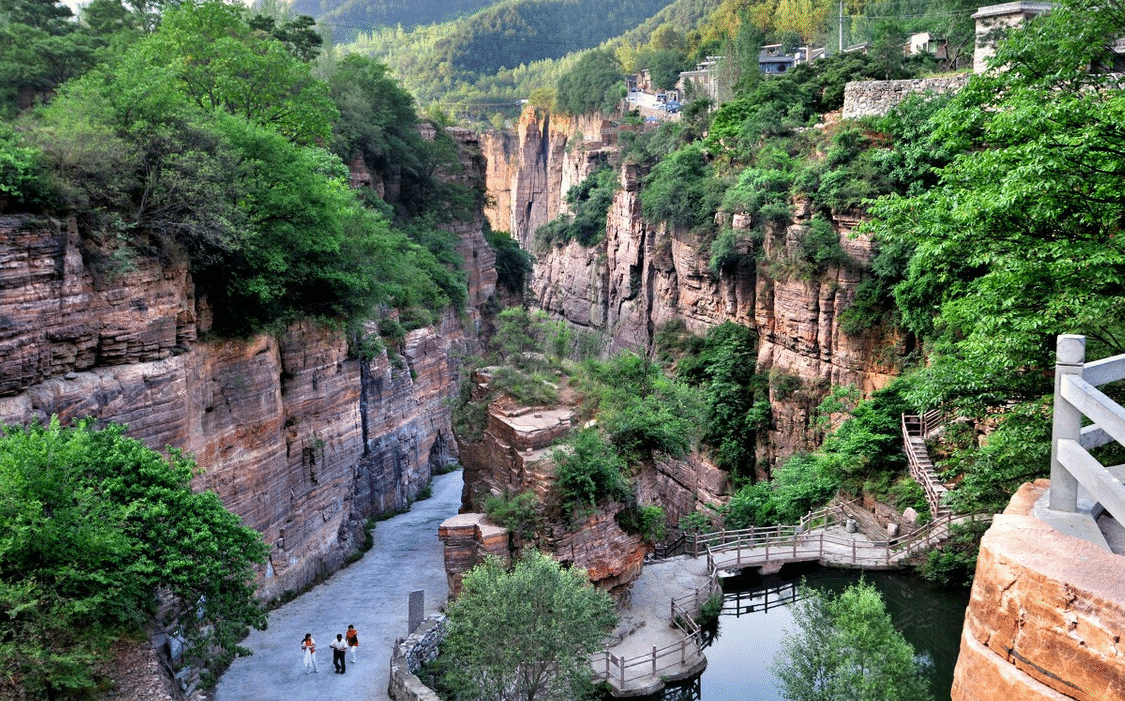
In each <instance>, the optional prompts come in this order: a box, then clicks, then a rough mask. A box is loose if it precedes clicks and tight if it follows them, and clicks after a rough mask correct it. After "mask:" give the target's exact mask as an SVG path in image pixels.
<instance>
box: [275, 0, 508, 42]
mask: <svg viewBox="0 0 1125 701" xmlns="http://www.w3.org/2000/svg"><path fill="white" fill-rule="evenodd" d="M491 3H492V0H451V1H450V2H430V1H428V0H423V1H422V2H416V1H414V2H412V1H411V0H295V1H294V2H293V3H292V4H291V5H290V6H289V9H290V10H291V11H292V12H294V13H296V14H302V15H309V16H311V17H314V18H316V23H317V26H319V27H321V28H323V29H327V30H328V31H329V32H330V33H331V35H332V39H333V41H337V42H347V41H352V40H353V39H355V38H356V36H358V35H359V34H360V33H362V32H371V31H376V30H378V29H380V28H383V27H402V28H404V29H413V28H414V27H417V26H419V25H425V24H433V23H435V22H445V21H448V20H452V19H454V18H457V17H460V16H462V15H467V14H471V13H473V12H475V11H477V10H479V9H482V8H485V7H488V6H489V5H490V4H491Z"/></svg>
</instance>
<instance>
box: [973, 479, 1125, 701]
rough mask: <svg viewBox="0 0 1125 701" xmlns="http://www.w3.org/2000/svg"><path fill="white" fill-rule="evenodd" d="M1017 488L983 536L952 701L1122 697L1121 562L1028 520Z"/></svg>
mask: <svg viewBox="0 0 1125 701" xmlns="http://www.w3.org/2000/svg"><path fill="white" fill-rule="evenodd" d="M1048 485H1049V483H1048V481H1047V480H1039V481H1037V482H1036V483H1034V484H1025V485H1024V486H1023V487H1022V488H1021V489H1020V490H1019V491H1018V492H1017V493H1016V494H1015V496H1013V497H1012V500H1011V502H1010V503H1009V505H1008V508H1007V509H1005V510H1004V513H1003V514H1000V515H997V516H996V517H995V519H994V520H993V523H992V526H991V528H989V530H988V531H987V532H986V533H985V535H984V538H982V540H981V547H980V556H979V559H978V562H977V570H976V576H975V578H974V580H973V590H972V596H971V599H970V601H969V607H968V609H967V610H966V612H965V626H964V630H963V632H962V635H961V652H960V655H959V656H958V658H957V667H956V670H955V672H954V678H953V690H952V698H953V701H992V699H998V698H1008V699H1021V701H1032V700H1035V701H1039V700H1042V701H1062V700H1063V699H1074V700H1076V701H1125V645H1123V644H1122V635H1123V631H1125V580H1123V579H1122V576H1121V573H1122V572H1125V556H1122V555H1116V554H1113V553H1110V552H1107V551H1105V550H1102V549H1100V548H1098V547H1096V546H1094V545H1092V544H1090V543H1089V542H1087V541H1084V540H1080V539H1078V538H1075V537H1072V536H1068V535H1064V534H1062V533H1060V532H1059V531H1057V530H1055V529H1053V528H1051V527H1050V526H1048V525H1047V524H1045V523H1043V522H1042V521H1040V520H1039V519H1037V518H1036V517H1035V514H1034V506H1035V503H1036V501H1037V500H1038V499H1040V498H1041V497H1042V496H1043V494H1044V493H1045V492H1046V490H1047V489H1048Z"/></svg>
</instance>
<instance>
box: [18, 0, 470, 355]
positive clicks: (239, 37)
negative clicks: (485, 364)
mask: <svg viewBox="0 0 1125 701" xmlns="http://www.w3.org/2000/svg"><path fill="white" fill-rule="evenodd" d="M129 36H133V38H134V40H133V41H132V42H131V43H129V44H128V46H127V48H123V49H122V51H121V53H120V55H119V56H118V57H116V58H114V59H113V60H110V61H106V62H103V63H99V64H97V65H96V66H94V67H93V68H92V69H90V70H89V71H88V72H86V73H85V75H83V76H82V77H80V78H76V79H74V80H71V81H69V82H67V83H65V84H62V85H60V86H59V87H58V92H57V96H56V97H55V98H54V99H53V100H52V101H51V102H50V103H49V104H48V105H46V106H44V107H42V108H40V109H39V110H38V111H37V112H36V114H35V115H34V116H33V118H32V119H30V120H27V121H26V122H25V123H23V124H22V125H21V129H20V131H19V132H16V133H14V132H11V131H8V130H7V129H5V130H3V131H0V193H4V194H5V196H6V197H7V199H8V202H9V206H11V203H14V204H17V205H23V206H27V207H39V208H42V209H44V210H47V211H49V212H51V213H55V214H74V215H76V216H77V217H78V218H79V220H80V223H81V228H82V230H83V232H84V233H85V240H84V242H83V243H84V246H85V247H86V248H87V249H88V251H87V252H88V254H89V255H90V256H92V257H94V258H96V259H100V260H105V261H109V262H110V263H112V262H113V261H118V263H116V265H118V266H121V265H123V264H122V263H121V262H120V261H126V262H127V261H128V260H129V259H130V258H131V257H133V256H138V255H145V254H147V253H148V252H150V251H152V250H155V251H156V252H159V253H160V254H161V255H164V256H166V257H170V258H177V257H186V259H187V260H188V262H189V264H190V266H191V269H192V272H193V273H194V275H195V282H196V284H197V287H198V288H199V290H200V292H201V293H202V294H203V295H205V296H206V297H207V298H208V299H209V300H210V303H211V306H212V308H213V309H214V312H215V324H216V328H217V330H219V331H221V332H223V333H227V334H243V333H247V332H249V331H254V330H258V329H261V328H263V327H266V326H269V325H271V324H276V323H279V322H280V323H284V322H288V321H291V320H293V319H296V318H300V317H307V316H312V317H317V318H321V319H325V320H328V321H331V322H339V321H346V320H349V319H357V318H362V317H365V316H370V315H372V314H373V313H375V312H376V311H377V310H379V309H380V308H382V307H398V308H400V309H402V310H404V316H406V317H410V318H419V319H422V320H423V321H422V323H426V322H427V321H429V320H430V319H431V318H432V315H433V314H435V313H437V312H439V311H440V310H442V309H443V308H445V307H447V306H450V305H452V306H454V307H460V306H461V305H462V304H463V303H464V301H465V299H466V291H465V278H464V276H463V275H462V274H461V273H459V272H457V271H456V268H457V267H458V265H459V263H460V259H459V257H458V256H457V254H456V252H455V247H456V239H455V237H453V235H452V234H450V233H448V232H447V231H444V230H443V229H442V228H441V226H440V224H441V223H442V222H444V221H447V220H448V219H449V218H451V217H456V216H463V215H464V213H465V212H466V211H467V209H468V208H469V207H473V206H476V205H478V204H479V197H477V196H475V195H474V194H472V193H469V192H467V191H465V190H464V188H461V187H459V186H453V185H449V184H446V183H442V182H441V181H440V178H439V177H437V176H439V175H440V174H441V172H442V171H444V172H447V173H448V172H451V171H453V170H455V169H456V168H457V167H459V165H458V161H457V159H456V152H455V148H454V147H453V145H452V143H451V142H450V140H449V139H448V137H447V136H445V135H444V134H443V133H441V132H439V133H438V134H437V135H435V137H434V138H433V139H431V140H424V139H422V138H421V137H420V136H419V133H418V130H417V127H416V122H417V118H416V116H415V114H414V111H413V102H412V100H411V98H410V97H409V95H407V94H406V93H405V92H403V91H402V90H401V88H398V87H397V86H396V85H395V84H394V83H393V82H392V81H390V80H389V79H388V78H387V77H386V71H385V69H384V68H383V67H382V66H379V65H378V64H375V63H372V62H370V61H368V60H366V59H360V58H358V57H353V58H347V59H344V60H342V61H340V62H339V63H338V64H337V66H336V70H335V72H334V73H333V75H332V77H331V80H330V82H324V81H321V80H319V79H317V78H316V77H314V76H313V73H312V66H311V64H310V63H309V62H308V59H311V58H313V57H314V56H315V54H316V42H315V41H313V39H315V38H317V37H316V35H315V33H312V34H310V31H309V28H308V26H307V22H300V21H295V20H294V21H288V22H282V23H280V24H279V23H277V22H276V21H274V20H272V19H270V18H263V17H261V16H251V15H249V14H248V12H247V10H245V9H244V8H241V7H238V6H232V5H225V4H222V3H219V2H204V3H200V4H185V5H182V6H179V7H175V8H170V9H168V10H167V11H166V12H164V13H163V14H162V15H161V17H160V23H159V28H158V29H157V30H156V31H154V32H152V33H151V34H147V35H129ZM329 142H332V143H333V144H334V146H335V149H336V152H337V153H336V155H334V154H333V153H331V152H329V151H327V150H325V149H324V148H323V145H324V144H326V143H329ZM355 156H359V157H361V158H362V159H363V161H364V162H365V163H366V164H367V165H368V167H369V168H370V169H371V170H372V171H374V172H376V173H377V174H379V175H381V176H382V177H383V178H385V179H386V180H387V181H389V182H393V183H395V184H396V185H397V188H396V189H395V190H394V191H392V192H391V193H390V194H388V196H387V200H388V202H389V204H390V205H392V206H393V208H392V206H388V203H385V202H384V201H382V200H380V199H379V198H378V197H375V196H373V195H366V196H364V195H359V196H357V193H356V191H354V190H352V189H351V188H349V187H348V185H347V176H348V170H347V168H346V167H345V165H344V160H342V159H346V160H349V161H350V160H351V159H352V158H353V157H355ZM361 198H363V199H361ZM364 199H365V200H366V202H367V204H365V201H364ZM368 205H369V206H368ZM107 272H109V273H110V274H112V273H114V272H115V270H114V269H112V264H111V265H109V269H108V270H107Z"/></svg>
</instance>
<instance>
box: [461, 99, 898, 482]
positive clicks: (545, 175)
mask: <svg viewBox="0 0 1125 701" xmlns="http://www.w3.org/2000/svg"><path fill="white" fill-rule="evenodd" d="M619 136H620V133H619V128H618V127H617V126H615V125H613V124H612V123H610V122H608V121H607V120H603V119H601V118H600V117H597V116H584V117H568V116H559V115H549V114H542V113H539V112H536V111H534V110H525V111H524V113H523V115H522V116H521V119H520V122H519V124H518V125H517V128H516V129H515V131H514V133H513V132H508V131H505V132H486V133H485V134H483V135H482V137H481V145H482V150H483V152H484V155H485V158H486V159H487V161H488V171H487V175H488V181H487V185H488V192H489V195H490V198H489V202H490V203H491V205H490V207H489V208H488V209H486V215H487V216H488V218H489V220H490V221H491V223H492V226H493V228H495V229H498V230H506V231H509V232H510V233H511V234H512V236H513V237H514V238H516V239H517V240H518V241H519V242H520V245H521V247H523V248H524V249H525V250H529V251H532V252H533V253H534V254H535V256H536V261H535V271H534V275H533V277H532V284H531V288H532V289H531V295H532V298H533V301H534V303H535V304H536V305H537V306H539V307H540V308H542V309H544V310H545V311H547V312H548V313H549V314H551V315H552V316H553V317H554V318H557V319H561V320H565V321H566V322H568V323H569V324H571V325H573V326H574V327H575V328H577V329H582V330H587V331H590V332H595V333H598V334H600V335H601V336H602V338H603V339H604V344H603V345H604V346H605V347H606V348H607V349H609V350H622V349H627V350H631V351H634V352H638V353H645V352H646V351H648V350H649V349H650V347H651V343H652V338H653V335H654V334H655V332H656V331H657V330H658V329H659V328H660V327H662V326H663V325H665V324H667V323H669V322H672V321H677V322H683V324H684V325H685V326H686V328H687V330H688V331H690V332H692V333H695V334H705V333H706V332H707V330H708V329H710V328H712V327H714V326H717V325H719V324H721V323H723V322H725V321H731V322H733V323H736V324H740V325H742V326H747V327H750V328H752V329H754V331H755V332H756V333H757V335H758V338H759V350H758V361H757V366H758V367H757V371H758V372H760V373H770V374H771V375H772V376H773V377H781V376H784V377H787V378H790V379H791V380H792V381H791V382H787V383H771V392H770V405H771V407H772V409H773V423H772V427H771V429H770V430H769V431H768V433H763V434H762V435H761V436H760V437H759V444H758V446H757V453H758V462H759V466H760V467H759V475H760V476H762V477H765V476H767V475H768V472H769V470H770V469H772V468H773V467H774V466H776V465H777V464H778V461H779V460H781V459H784V458H785V457H787V456H789V455H792V454H793V453H795V452H797V451H800V450H811V449H813V448H815V447H816V446H817V445H819V442H820V440H821V439H822V438H823V433H822V430H821V429H820V428H818V427H817V426H816V425H815V424H814V418H815V409H816V406H817V404H819V402H820V401H821V399H822V398H823V397H824V395H825V394H826V393H827V392H828V390H829V389H830V388H831V387H833V386H837V385H849V384H850V385H855V386H856V387H858V388H859V389H860V391H861V392H862V393H863V394H864V395H865V396H866V395H868V394H870V393H871V392H872V391H874V390H876V389H878V388H880V387H882V386H884V385H886V383H887V382H889V381H890V379H891V378H892V377H893V376H894V374H895V373H896V367H895V359H896V358H899V357H901V356H902V355H904V354H905V353H906V352H908V350H909V349H908V348H907V347H906V340H905V339H901V338H897V337H895V338H884V337H883V336H882V335H879V334H867V335H859V336H856V335H849V334H846V333H844V332H843V330H842V329H841V328H840V313H841V312H842V311H843V310H844V309H846V308H847V307H848V306H849V305H850V304H851V303H852V301H853V300H854V298H855V290H856V287H857V285H858V284H859V282H860V281H861V280H862V279H863V277H864V275H865V271H866V270H867V268H868V266H869V263H870V259H871V255H872V248H871V244H870V242H869V241H868V240H866V239H865V238H864V237H862V236H855V237H853V236H852V235H851V232H852V229H853V228H854V227H855V226H856V225H857V224H858V223H859V217H858V215H857V214H854V213H849V212H838V213H834V216H833V222H832V225H833V228H834V230H835V231H836V233H837V236H838V237H839V241H840V245H841V247H842V248H843V250H844V251H845V253H846V255H847V258H848V262H847V264H846V265H835V266H831V267H829V269H828V270H827V271H826V272H825V273H824V274H823V275H820V276H817V277H815V278H812V279H806V278H802V277H798V276H789V277H787V278H782V277H776V278H775V277H771V276H770V275H767V274H764V273H763V271H762V270H760V269H759V267H758V266H756V265H755V263H754V262H753V261H752V260H750V261H745V258H752V256H746V257H744V262H741V263H739V264H737V265H735V266H733V268H732V269H724V270H723V271H722V273H721V274H719V275H716V274H714V273H713V272H712V271H711V270H710V269H709V266H708V264H709V253H708V245H709V242H703V241H700V239H699V237H698V236H696V235H693V234H692V233H690V232H687V231H682V230H677V229H674V228H673V229H669V228H667V227H663V226H652V225H650V224H648V223H646V222H645V221H644V220H643V218H642V216H641V201H640V190H641V185H642V182H643V179H644V177H645V175H646V172H645V171H644V169H643V168H642V167H641V166H638V165H634V164H625V165H624V166H623V167H621V168H620V184H621V187H620V189H619V190H618V191H617V193H616V195H615V197H614V200H613V204H612V206H611V208H610V211H609V215H608V221H607V225H606V236H605V239H604V240H603V241H602V242H601V243H599V244H597V245H594V246H591V247H584V246H582V245H580V244H578V243H576V242H570V243H569V244H567V245H565V246H561V247H556V246H551V247H548V248H546V249H543V247H541V246H540V245H539V244H538V243H537V242H536V240H535V230H536V229H537V228H538V227H540V226H542V225H543V224H545V223H546V222H548V221H549V220H551V219H553V218H555V217H557V216H559V215H560V214H562V213H563V212H564V211H565V207H566V192H567V190H568V189H569V188H570V187H571V186H573V185H574V184H576V183H578V182H580V181H581V180H582V178H584V177H585V176H586V175H587V174H588V173H589V172H590V171H591V170H592V169H593V168H594V167H596V166H597V165H598V164H600V163H605V162H608V163H611V164H613V163H617V162H619V161H620V153H619V150H618V142H619ZM810 216H811V212H810V211H809V208H808V207H807V206H803V205H801V204H800V203H798V206H797V207H796V212H795V217H794V220H793V221H792V222H791V223H790V225H789V226H788V227H779V228H776V229H774V230H772V231H771V232H769V233H768V235H767V236H766V240H765V243H764V247H765V250H764V251H763V252H762V253H763V254H764V256H765V257H766V258H777V257H782V256H784V255H785V254H787V253H789V252H791V251H792V250H793V249H794V248H795V247H796V245H797V242H798V241H799V239H800V237H801V235H802V234H803V233H804V231H805V230H806V229H807V227H808V221H809V218H810ZM730 226H732V227H733V228H735V229H738V228H740V227H742V228H745V227H748V226H749V222H748V221H746V218H745V217H740V216H738V215H735V216H734V217H733V220H732V221H731V222H730ZM747 252H748V253H750V251H747ZM776 384H784V385H785V387H784V388H781V387H777V386H772V385H776Z"/></svg>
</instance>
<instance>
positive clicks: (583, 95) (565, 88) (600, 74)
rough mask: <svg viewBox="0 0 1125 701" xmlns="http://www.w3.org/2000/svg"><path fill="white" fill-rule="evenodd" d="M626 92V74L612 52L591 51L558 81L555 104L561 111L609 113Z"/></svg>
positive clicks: (569, 112)
mask: <svg viewBox="0 0 1125 701" xmlns="http://www.w3.org/2000/svg"><path fill="white" fill-rule="evenodd" d="M624 91H625V83H624V73H623V71H622V68H621V64H620V63H619V62H618V60H617V57H616V56H614V55H613V53H612V52H611V51H601V50H598V51H590V52H589V53H585V54H582V57H581V58H580V59H578V63H576V64H575V65H574V67H573V68H572V69H570V71H569V72H567V73H566V74H565V75H563V76H562V77H561V78H559V83H558V94H557V96H556V104H557V106H558V108H559V110H561V111H562V112H566V113H568V114H585V113H587V112H593V111H596V110H600V111H602V112H606V113H608V112H610V111H612V110H613V108H614V106H615V105H616V104H617V101H618V100H620V99H621V98H622V97H623V95H624Z"/></svg>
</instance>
